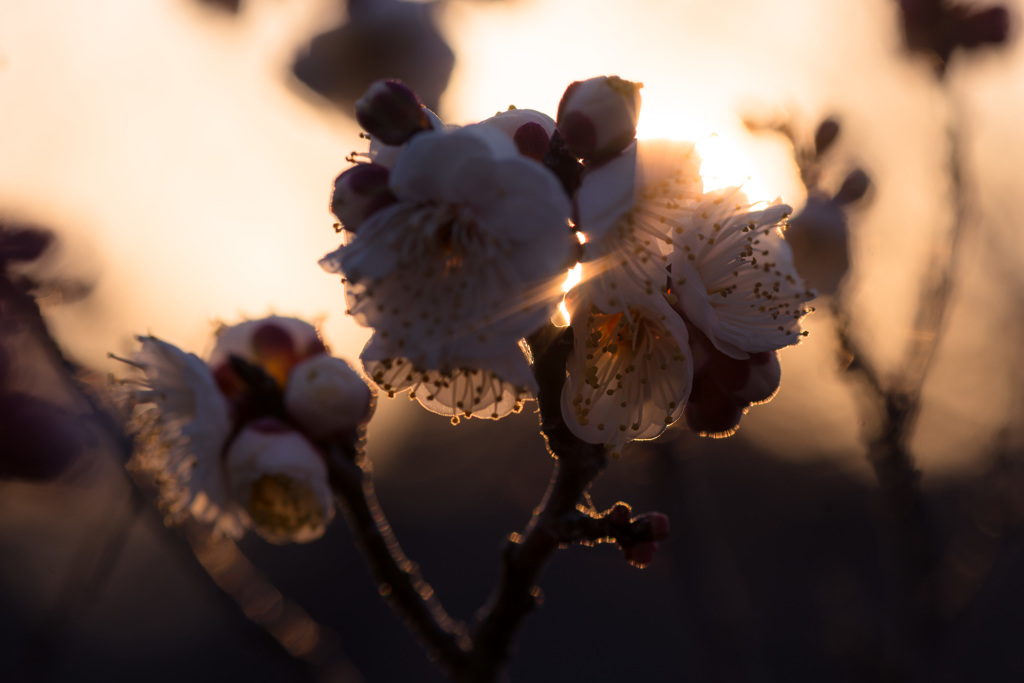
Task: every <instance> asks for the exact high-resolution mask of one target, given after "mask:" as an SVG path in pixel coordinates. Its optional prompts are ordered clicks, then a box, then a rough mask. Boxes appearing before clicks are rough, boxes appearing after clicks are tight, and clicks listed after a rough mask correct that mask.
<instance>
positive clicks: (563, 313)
mask: <svg viewBox="0 0 1024 683" xmlns="http://www.w3.org/2000/svg"><path fill="white" fill-rule="evenodd" d="M576 235H577V237H578V238H579V240H580V244H582V243H583V242H585V241H586V238H585V237H584V236H583V233H582V232H578V233H576ZM582 278H583V264H582V263H577V264H576V265H575V266H573V267H572V268H570V269H569V272H568V274H567V275H566V276H565V282H563V283H562V291H563V292H568V291H569V290H570V289H572V288H573V287H575V286H576V285H578V284H579V283H580V280H581V279H582ZM569 320H570V319H569V309H568V308H566V306H565V299H563V300H562V301H560V302H559V303H558V314H557V315H555V317H554V319H553V320H552V323H554V324H555V325H557V326H558V327H565V326H566V325H568V324H569Z"/></svg>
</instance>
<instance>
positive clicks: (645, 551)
mask: <svg viewBox="0 0 1024 683" xmlns="http://www.w3.org/2000/svg"><path fill="white" fill-rule="evenodd" d="M622 552H623V554H624V555H625V556H626V560H627V561H628V562H629V563H630V564H632V565H634V566H636V567H640V568H643V567H646V566H647V565H649V564H650V563H651V562H654V556H655V555H656V554H657V553H658V543H657V542H656V541H644V542H642V543H635V544H633V545H631V546H629V547H628V548H623V549H622Z"/></svg>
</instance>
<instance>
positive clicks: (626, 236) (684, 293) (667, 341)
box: [562, 141, 814, 450]
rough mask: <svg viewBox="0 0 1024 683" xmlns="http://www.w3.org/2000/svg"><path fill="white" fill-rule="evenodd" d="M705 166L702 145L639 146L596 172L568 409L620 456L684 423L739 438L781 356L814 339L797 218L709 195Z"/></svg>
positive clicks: (772, 381)
mask: <svg viewBox="0 0 1024 683" xmlns="http://www.w3.org/2000/svg"><path fill="white" fill-rule="evenodd" d="M698 169H699V160H698V158H697V156H696V154H695V152H694V151H693V147H692V145H689V144H687V143H679V142H668V141H653V142H644V141H640V142H634V143H632V144H631V145H630V146H628V147H627V148H626V149H625V150H624V151H623V152H622V153H621V154H620V155H619V156H617V157H615V158H613V159H611V160H609V161H608V162H606V163H604V164H601V165H599V166H597V167H596V168H595V169H588V170H587V172H586V173H585V174H584V177H583V181H582V184H581V186H580V189H579V192H578V194H577V205H578V216H579V222H578V224H577V228H578V229H579V230H581V231H582V232H583V233H584V235H585V236H586V244H585V250H586V251H585V256H584V260H583V274H582V284H581V285H579V290H580V291H579V292H578V293H577V292H570V293H569V295H568V296H567V298H566V301H567V307H568V309H569V311H570V314H571V319H572V326H573V328H574V335H575V339H576V349H575V352H574V354H573V355H572V356H571V358H570V361H569V367H568V371H569V377H568V379H567V381H566V384H565V387H564V389H563V394H562V404H563V414H564V415H565V417H566V420H567V423H568V424H569V426H570V428H571V429H572V430H573V432H574V433H575V434H576V435H577V436H579V437H580V438H582V439H584V440H586V441H588V442H591V443H603V444H605V445H607V446H608V447H610V448H612V449H613V450H618V449H619V448H621V446H622V445H624V444H625V443H627V442H628V441H631V440H635V439H650V438H654V437H656V436H658V435H659V434H661V433H662V432H663V431H664V430H665V429H666V428H667V427H668V426H669V425H670V424H672V423H674V422H675V421H676V420H677V419H678V418H679V417H680V416H682V415H683V414H684V412H685V414H686V416H687V421H688V423H690V424H691V426H692V427H693V428H695V429H696V430H697V431H699V432H700V433H702V434H708V435H719V436H720V435H725V434H727V433H731V432H732V431H733V430H734V429H735V426H736V425H737V424H738V422H739V416H741V415H742V413H743V411H744V410H745V409H746V408H747V407H748V406H749V405H751V404H753V403H757V402H761V401H764V400H767V399H769V398H770V397H771V396H772V395H773V394H774V392H775V389H776V388H777V387H778V379H777V377H774V376H773V373H772V371H771V370H772V369H773V368H777V358H776V357H775V355H774V351H775V350H777V349H779V348H782V347H784V346H787V345H789V344H794V343H796V342H797V341H799V339H800V338H801V335H802V332H801V329H800V323H799V321H800V318H801V316H803V315H804V314H805V313H806V312H807V310H808V309H807V307H806V302H807V301H808V300H809V299H811V298H813V297H814V293H813V292H811V291H809V290H808V289H807V288H806V287H805V286H804V284H803V281H802V280H801V279H800V276H799V275H798V274H797V272H796V270H795V268H794V267H793V263H792V254H791V253H790V251H789V247H788V245H786V243H785V241H784V240H783V237H782V232H781V227H782V226H783V225H784V223H785V219H786V218H787V217H788V215H789V212H790V210H789V207H787V206H785V205H782V204H773V205H771V206H768V207H766V208H764V209H761V210H751V209H752V207H751V206H749V204H748V203H747V202H746V199H745V198H744V197H743V196H742V194H741V193H740V192H739V191H738V190H736V189H735V188H734V189H732V190H726V191H720V192H712V193H704V192H703V187H702V183H701V180H700V175H699V171H698ZM723 359H724V360H723ZM730 360H732V361H735V362H734V363H731V364H730V362H729V361H730ZM711 361H716V362H715V363H712V362H711ZM773 363H774V365H773ZM723 368H724V369H723ZM765 368H767V369H765ZM730 373H731V374H730ZM719 399H721V400H719ZM688 403H692V405H688ZM723 415H724V417H723ZM707 416H710V418H714V419H713V420H712V419H710V418H707ZM726 423H728V424H726ZM709 424H712V425H713V426H712V427H708V426H707V425H709Z"/></svg>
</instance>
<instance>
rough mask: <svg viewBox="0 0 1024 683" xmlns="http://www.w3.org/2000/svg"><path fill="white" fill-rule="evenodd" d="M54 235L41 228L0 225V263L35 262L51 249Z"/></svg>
mask: <svg viewBox="0 0 1024 683" xmlns="http://www.w3.org/2000/svg"><path fill="white" fill-rule="evenodd" d="M52 242H53V233H51V232H48V231H46V230H42V229H40V228H34V227H24V226H11V228H10V229H8V228H7V226H5V225H3V224H0V263H4V262H5V261H34V260H36V259H37V258H39V257H40V256H42V254H43V252H44V251H46V250H47V248H49V246H50V244H51V243H52Z"/></svg>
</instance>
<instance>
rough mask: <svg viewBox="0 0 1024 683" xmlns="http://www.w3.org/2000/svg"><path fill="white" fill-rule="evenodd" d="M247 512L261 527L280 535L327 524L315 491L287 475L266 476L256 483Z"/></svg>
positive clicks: (250, 495) (250, 494)
mask: <svg viewBox="0 0 1024 683" xmlns="http://www.w3.org/2000/svg"><path fill="white" fill-rule="evenodd" d="M247 510H248V512H249V516H250V517H252V521H253V522H254V523H255V524H256V525H257V526H258V527H261V528H262V529H264V530H266V531H268V532H271V533H276V534H283V535H291V534H294V533H295V532H296V531H298V530H300V529H303V528H306V527H310V528H316V527H319V526H320V525H321V524H323V521H324V510H323V508H322V507H321V505H320V503H319V501H318V500H317V497H316V494H315V493H313V490H312V489H310V488H309V487H308V486H306V485H305V484H303V483H302V482H299V481H296V480H295V479H293V478H291V477H289V476H288V475H285V474H265V475H263V476H261V477H260V478H259V479H257V480H256V481H255V482H253V485H252V489H251V491H250V493H249V504H248V506H247Z"/></svg>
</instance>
